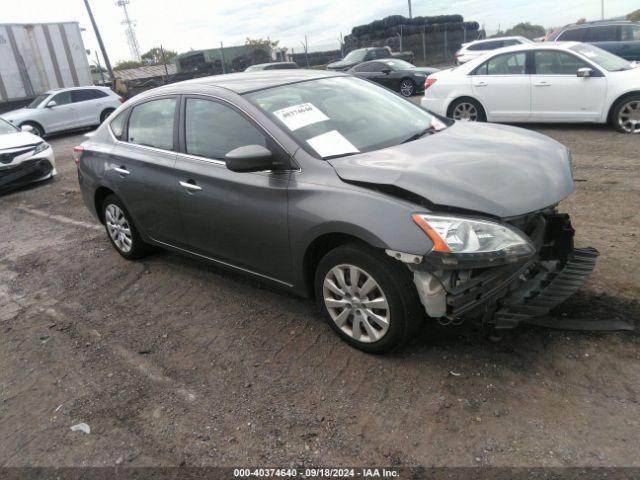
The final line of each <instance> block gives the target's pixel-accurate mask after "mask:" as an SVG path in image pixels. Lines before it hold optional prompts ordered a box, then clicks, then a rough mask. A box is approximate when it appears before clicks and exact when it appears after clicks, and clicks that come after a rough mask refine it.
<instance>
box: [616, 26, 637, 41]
mask: <svg viewBox="0 0 640 480" xmlns="http://www.w3.org/2000/svg"><path fill="white" fill-rule="evenodd" d="M620 28H621V34H622V41H623V42H630V41H631V42H632V41H636V42H640V25H622V26H621V27H620Z"/></svg>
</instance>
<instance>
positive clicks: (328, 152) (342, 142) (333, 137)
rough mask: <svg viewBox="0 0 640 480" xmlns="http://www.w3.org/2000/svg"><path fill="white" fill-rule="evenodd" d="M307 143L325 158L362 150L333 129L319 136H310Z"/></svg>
mask: <svg viewBox="0 0 640 480" xmlns="http://www.w3.org/2000/svg"><path fill="white" fill-rule="evenodd" d="M307 143H308V144H309V145H311V147H312V148H313V149H314V150H315V151H316V152H318V155H320V156H321V157H323V158H324V157H332V156H334V155H344V154H346V153H358V152H360V150H358V149H357V148H356V147H354V146H353V145H352V144H351V142H350V141H349V140H347V139H346V138H344V137H343V136H342V134H340V132H338V131H337V130H331V131H330V132H327V133H323V134H322V135H318V136H317V137H313V138H310V139H309V140H307Z"/></svg>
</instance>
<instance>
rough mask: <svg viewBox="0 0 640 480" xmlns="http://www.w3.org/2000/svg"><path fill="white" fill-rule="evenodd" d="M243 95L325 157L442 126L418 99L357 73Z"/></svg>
mask: <svg viewBox="0 0 640 480" xmlns="http://www.w3.org/2000/svg"><path fill="white" fill-rule="evenodd" d="M245 97H246V98H247V99H248V100H249V101H250V102H252V103H253V104H254V105H256V106H257V107H258V108H259V109H260V110H262V111H263V112H265V113H266V114H267V115H268V116H269V117H270V118H272V119H273V120H274V121H275V122H276V123H277V124H279V125H280V126H281V127H282V128H283V130H284V131H286V132H288V133H289V134H290V135H291V137H293V138H294V139H295V140H296V141H297V143H298V144H299V145H300V146H302V147H303V148H304V149H306V150H307V151H308V152H309V153H311V154H314V155H315V156H317V157H319V158H324V159H326V158H332V157H340V156H344V155H349V154H354V153H358V152H367V151H373V150H379V149H382V148H386V147H390V146H393V145H398V144H399V143H402V142H405V141H410V140H412V139H415V138H419V136H420V135H422V134H427V133H435V132H437V131H438V130H440V129H442V128H445V127H446V125H445V124H444V123H443V122H441V121H440V120H438V119H437V118H436V117H433V116H432V115H431V114H430V113H429V112H427V111H425V110H423V109H421V108H420V107H418V106H417V105H414V104H412V103H411V102H408V101H406V100H404V99H402V98H400V97H398V96H397V95H396V94H394V93H393V92H389V91H388V90H386V89H384V88H381V87H378V86H376V85H374V84H372V83H370V82H367V81H365V80H361V79H359V78H356V77H334V78H323V79H319V80H313V81H306V82H300V83H295V84H291V85H286V86H281V87H274V88H269V89H265V90H260V91H257V92H253V93H248V94H245Z"/></svg>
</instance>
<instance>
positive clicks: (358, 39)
mask: <svg viewBox="0 0 640 480" xmlns="http://www.w3.org/2000/svg"><path fill="white" fill-rule="evenodd" d="M479 30H480V25H478V22H465V21H464V18H463V17H462V15H438V16H433V17H414V18H406V17H403V16H402V15H391V16H389V17H386V18H383V19H382V20H375V21H373V22H371V23H369V24H367V25H359V26H357V27H353V29H352V31H351V34H350V35H347V36H346V37H345V38H344V44H345V52H350V51H351V50H355V49H357V48H364V47H384V46H388V47H391V49H392V50H394V51H396V50H399V48H400V38H399V37H398V35H400V34H402V49H403V50H404V51H407V50H411V51H413V52H414V54H415V55H416V57H418V58H421V57H422V56H423V53H424V54H425V56H427V57H433V56H438V55H440V56H442V54H444V53H445V51H446V53H447V54H449V53H452V52H454V51H456V50H458V49H459V48H460V45H461V44H462V43H464V42H470V41H472V40H475V39H477V38H478V34H479ZM423 33H424V45H425V50H426V51H425V52H423V41H422V35H423ZM445 41H446V44H445ZM445 46H446V48H445Z"/></svg>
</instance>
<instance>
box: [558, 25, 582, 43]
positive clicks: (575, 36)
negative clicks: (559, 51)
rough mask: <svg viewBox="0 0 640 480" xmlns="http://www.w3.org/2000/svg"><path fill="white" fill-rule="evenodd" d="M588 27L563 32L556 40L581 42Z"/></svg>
mask: <svg viewBox="0 0 640 480" xmlns="http://www.w3.org/2000/svg"><path fill="white" fill-rule="evenodd" d="M586 31H587V29H586V28H573V29H571V30H566V31H564V32H562V33H561V34H560V35H559V36H558V38H556V40H557V41H558V42H581V41H582V40H583V39H584V34H585V33H586Z"/></svg>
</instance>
